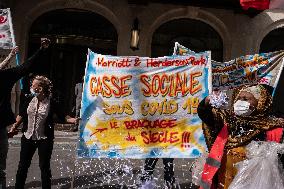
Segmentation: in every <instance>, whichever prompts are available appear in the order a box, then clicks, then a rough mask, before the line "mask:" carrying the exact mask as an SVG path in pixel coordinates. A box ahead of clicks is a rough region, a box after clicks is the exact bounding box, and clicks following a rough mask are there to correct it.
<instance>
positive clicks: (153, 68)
mask: <svg viewBox="0 0 284 189" xmlns="http://www.w3.org/2000/svg"><path fill="white" fill-rule="evenodd" d="M210 59H211V55H210V52H203V53H196V54H191V55H187V56H168V57H160V58H148V57H133V56H129V57H127V56H126V57H120V56H106V55H100V54H96V53H93V52H91V51H89V53H88V58H87V65H86V71H85V79H84V86H83V88H84V89H83V95H82V108H81V118H82V120H81V124H80V137H79V143H78V156H79V157H92V158H101V157H110V158H148V157H157V158H158V157H161V158H166V157H168V158H196V157H199V156H200V154H201V153H203V152H204V151H205V150H206V144H205V140H204V136H203V133H202V122H201V120H200V119H199V117H198V115H197V107H198V104H199V101H201V100H202V99H203V98H204V97H206V96H207V95H208V94H209V92H210V89H211V86H210V83H211V75H210V73H211V65H210Z"/></svg>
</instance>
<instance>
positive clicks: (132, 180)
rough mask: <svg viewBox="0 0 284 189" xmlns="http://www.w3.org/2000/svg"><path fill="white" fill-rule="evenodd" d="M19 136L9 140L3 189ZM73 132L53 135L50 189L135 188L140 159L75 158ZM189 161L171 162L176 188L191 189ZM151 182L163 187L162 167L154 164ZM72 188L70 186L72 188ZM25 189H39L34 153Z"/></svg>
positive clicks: (10, 178)
mask: <svg viewBox="0 0 284 189" xmlns="http://www.w3.org/2000/svg"><path fill="white" fill-rule="evenodd" d="M21 136H22V134H18V135H16V136H14V137H13V138H12V139H9V153H8V159H7V185H8V189H13V188H14V185H15V175H16V171H17V166H18V162H19V154H20V138H21ZM77 136H78V134H77V132H64V131H55V144H54V149H53V154H52V159H51V170H52V176H53V178H52V189H55V188H62V189H65V188H72V187H73V188H79V189H82V188H94V189H100V188H104V189H108V188H112V189H116V188H118V189H124V188H130V189H135V188H138V183H139V182H140V176H141V170H142V169H143V165H144V160H143V159H107V158H101V159H90V158H89V159H87V158H77V156H76V142H77ZM192 161H193V160H191V159H175V160H174V163H175V177H176V180H177V182H178V183H179V184H180V188H188V189H190V188H194V187H192V184H191V173H190V171H189V170H190V167H191V164H192ZM153 180H154V182H155V183H156V185H157V188H164V187H163V164H162V161H161V160H160V161H158V163H157V166H156V169H155V172H154V179H153ZM72 185H73V186H72ZM26 188H38V189H40V188H41V179H40V170H39V165H38V155H37V153H35V155H34V157H33V160H32V163H31V167H30V169H29V172H28V178H27V181H26Z"/></svg>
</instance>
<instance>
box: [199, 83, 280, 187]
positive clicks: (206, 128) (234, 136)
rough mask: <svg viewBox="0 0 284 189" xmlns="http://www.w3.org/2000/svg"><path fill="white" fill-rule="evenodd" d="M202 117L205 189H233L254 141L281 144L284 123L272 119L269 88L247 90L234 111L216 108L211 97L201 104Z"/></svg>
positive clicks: (235, 102)
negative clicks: (232, 184)
mask: <svg viewBox="0 0 284 189" xmlns="http://www.w3.org/2000/svg"><path fill="white" fill-rule="evenodd" d="M198 115H199V117H200V118H201V120H202V121H203V122H204V124H203V133H204V136H205V139H206V143H207V147H208V150H209V156H208V158H207V159H206V163H205V166H204V169H203V172H202V176H201V183H200V186H201V188H202V189H212V188H218V189H219V188H222V189H223V188H224V189H227V188H229V186H230V184H231V182H232V181H233V179H234V177H235V175H236V174H237V169H236V167H235V166H234V165H235V164H236V163H238V162H240V161H243V160H245V159H246V158H247V157H246V146H247V145H248V144H249V143H251V142H252V141H275V142H280V140H281V137H282V136H281V135H282V133H283V129H282V127H283V126H284V119H283V118H277V117H275V116H272V95H271V94H270V92H269V88H268V86H265V85H256V86H245V87H242V88H241V89H239V90H236V92H235V93H234V95H233V102H232V108H231V109H230V108H229V109H222V108H217V107H216V106H214V103H212V102H211V100H210V96H209V97H206V98H205V99H204V100H203V101H202V102H200V104H199V107H198Z"/></svg>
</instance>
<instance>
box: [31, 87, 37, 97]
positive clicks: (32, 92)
mask: <svg viewBox="0 0 284 189" xmlns="http://www.w3.org/2000/svg"><path fill="white" fill-rule="evenodd" d="M30 92H31V95H33V96H38V93H36V92H35V90H34V89H33V88H30Z"/></svg>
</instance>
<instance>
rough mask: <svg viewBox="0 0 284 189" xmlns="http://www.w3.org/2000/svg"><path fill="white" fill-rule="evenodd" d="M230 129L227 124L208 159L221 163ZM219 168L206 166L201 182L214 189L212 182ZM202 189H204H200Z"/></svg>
mask: <svg viewBox="0 0 284 189" xmlns="http://www.w3.org/2000/svg"><path fill="white" fill-rule="evenodd" d="M228 136H229V133H228V128H227V125H226V124H225V125H224V127H223V128H222V130H221V131H220V133H219V134H218V136H217V138H216V140H215V142H214V144H213V146H212V148H211V150H210V152H209V155H208V158H213V159H215V160H216V161H218V162H220V163H221V160H222V157H223V154H224V148H225V145H226V143H227V140H228ZM218 169H219V168H218V167H214V166H211V165H208V164H205V165H204V168H203V171H202V176H201V180H202V181H204V182H205V183H208V184H211V188H212V180H213V177H214V175H215V174H216V172H217V171H218ZM200 189H203V188H202V187H200Z"/></svg>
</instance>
